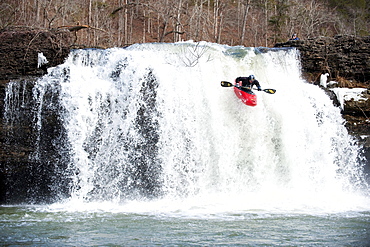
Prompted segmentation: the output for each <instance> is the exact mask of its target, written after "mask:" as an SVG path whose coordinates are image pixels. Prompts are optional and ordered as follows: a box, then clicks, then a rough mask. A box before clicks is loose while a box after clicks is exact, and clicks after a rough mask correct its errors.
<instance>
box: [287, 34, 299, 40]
mask: <svg viewBox="0 0 370 247" xmlns="http://www.w3.org/2000/svg"><path fill="white" fill-rule="evenodd" d="M289 40H299V38H298V36H297V34H293V35H292V37H291V38H290V39H289Z"/></svg>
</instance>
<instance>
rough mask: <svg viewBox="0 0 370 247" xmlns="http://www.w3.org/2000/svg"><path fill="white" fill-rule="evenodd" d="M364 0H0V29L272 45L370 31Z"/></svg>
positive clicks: (93, 42) (120, 39)
mask: <svg viewBox="0 0 370 247" xmlns="http://www.w3.org/2000/svg"><path fill="white" fill-rule="evenodd" d="M369 2H370V0H1V4H0V6H1V8H0V30H4V29H9V28H13V29H14V28H15V29H16V28H23V27H27V28H35V29H38V28H42V29H58V28H59V29H60V28H65V29H69V30H70V31H71V32H73V36H74V41H73V42H74V45H76V46H79V47H101V48H104V47H122V46H126V45H130V44H134V43H146V42H178V41H185V40H194V41H209V42H215V43H220V44H228V45H244V46H251V47H258V46H265V47H271V46H273V45H274V44H275V43H278V42H285V41H287V40H288V39H289V38H290V37H291V36H292V34H293V33H296V34H297V35H298V37H299V38H300V39H309V38H313V37H318V36H329V37H332V36H335V35H354V36H368V35H369V25H370V21H369V17H370V11H369Z"/></svg>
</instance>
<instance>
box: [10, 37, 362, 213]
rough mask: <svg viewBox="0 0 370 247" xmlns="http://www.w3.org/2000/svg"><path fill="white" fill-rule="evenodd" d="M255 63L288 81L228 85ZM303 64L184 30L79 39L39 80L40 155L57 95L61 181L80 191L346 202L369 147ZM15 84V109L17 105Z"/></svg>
mask: <svg viewBox="0 0 370 247" xmlns="http://www.w3.org/2000/svg"><path fill="white" fill-rule="evenodd" d="M250 74H253V75H255V76H256V78H257V79H258V80H259V81H260V83H261V85H262V87H263V88H274V89H276V90H277V93H276V94H274V95H270V94H266V93H264V92H256V94H257V101H258V103H257V106H256V107H248V106H246V105H244V104H242V103H241V101H240V100H238V99H237V97H236V96H235V95H234V92H233V90H232V88H222V87H221V86H220V81H221V80H226V81H230V82H232V81H233V80H234V79H235V78H236V77H238V76H248V75H250ZM300 76H301V75H300V63H299V54H298V51H297V50H295V49H267V48H246V47H241V46H238V47H230V46H226V45H219V44H212V43H206V42H199V43H195V42H180V43H174V44H137V45H133V46H130V47H128V48H125V49H124V48H112V49H107V50H97V49H86V50H74V51H72V52H71V54H70V55H69V57H68V59H67V60H66V61H65V63H64V64H61V65H59V66H57V67H54V68H50V69H49V70H48V74H47V75H45V76H44V77H42V78H40V79H39V80H37V81H36V82H35V83H34V87H33V97H34V101H35V103H34V108H35V109H34V111H33V116H34V117H33V118H34V121H33V124H34V126H35V127H34V130H35V132H37V133H38V134H37V137H36V138H35V145H37V146H38V147H37V148H36V151H35V153H34V156H33V157H35V159H39V160H40V159H46V158H47V157H46V156H45V154H44V155H42V152H41V151H42V148H40V147H39V146H40V145H43V143H45V140H43V138H45V134H47V133H45V132H44V131H45V127H46V126H44V125H45V122H44V120H43V118H45V115H47V114H46V113H45V107H46V108H48V111H49V112H50V111H54V114H56V115H57V117H56V118H57V119H58V121H59V122H58V123H59V124H60V132H61V133H60V134H58V135H57V136H58V137H56V136H55V135H54V136H53V140H52V141H51V142H52V143H54V144H56V145H55V147H56V148H55V149H56V152H57V153H58V157H59V158H60V159H58V160H57V162H56V163H55V164H54V170H57V172H55V171H54V174H55V175H57V176H58V177H59V179H57V183H53V189H54V190H58V186H62V185H61V184H59V185H58V183H62V184H63V186H62V187H63V190H64V191H68V192H66V193H64V196H65V197H66V198H69V200H77V201H83V202H104V201H105V202H106V201H110V202H118V203H120V202H124V201H127V200H142V199H158V198H167V199H168V198H170V199H171V200H175V199H184V198H200V197H202V196H206V195H207V197H208V199H209V198H214V200H227V201H229V202H230V201H234V202H235V201H238V200H239V199H240V198H244V199H243V202H245V201H244V200H247V201H248V202H249V203H250V202H251V201H254V202H256V201H259V202H260V203H261V204H259V206H261V205H262V204H263V203H265V204H266V203H267V202H270V203H271V201H270V200H271V198H275V199H276V198H279V199H276V200H275V201H274V202H276V204H278V203H281V202H282V201H283V202H284V203H288V202H289V203H291V202H292V201H299V204H301V203H303V204H305V203H308V204H310V205H312V201H315V200H319V201H320V200H321V201H320V203H321V204H322V203H323V201H325V203H329V204H330V202H333V203H334V204H338V202H342V199H341V200H336V199H338V198H341V197H342V196H343V195H348V194H349V195H352V194H355V193H357V192H359V191H362V189H364V188H366V183H365V181H364V174H363V172H362V163H361V157H362V156H361V149H360V147H358V146H357V144H356V141H355V139H354V138H353V137H351V136H350V135H349V134H348V133H347V130H346V129H345V127H344V120H343V119H342V117H341V114H340V109H339V108H337V107H334V106H333V104H332V102H331V100H330V99H329V98H328V96H327V95H326V94H325V93H324V92H323V91H322V90H321V89H320V88H318V87H316V86H314V85H312V84H309V83H307V82H305V81H304V80H303V79H302V78H301V77H300ZM11 85H12V84H10V86H9V87H8V98H7V99H6V102H8V103H7V105H6V109H5V114H6V118H7V119H8V120H7V121H11V120H10V119H11V118H12V117H13V118H14V117H15V116H13V114H15V112H14V109H12V107H13V106H12V102H14V100H12V99H11V98H10V95H11V91H12V89H11V87H12V86H11ZM55 112H56V113H55ZM61 157H63V158H61ZM60 178H62V179H60ZM217 198H218V199H217ZM221 198H222V199H221ZM236 198H239V199H236ZM247 198H248V199H247ZM332 199H333V200H332ZM331 200H332V201H331ZM343 200H344V199H343ZM346 200H348V197H347V199H346ZM277 201H278V203H277ZM235 203H236V204H241V203H240V202H235ZM276 204H275V205H274V206H276ZM284 205H285V204H284ZM289 205H290V204H289ZM314 205H316V204H314ZM254 206H256V205H254ZM285 206H286V205H285ZM251 207H253V206H251Z"/></svg>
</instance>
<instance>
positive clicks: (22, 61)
mask: <svg viewBox="0 0 370 247" xmlns="http://www.w3.org/2000/svg"><path fill="white" fill-rule="evenodd" d="M70 44H71V33H70V32H69V31H67V30H57V29H55V30H46V29H31V28H22V29H18V28H15V29H14V28H13V29H5V30H2V31H1V32H0V57H1V63H0V80H1V79H2V80H6V79H14V78H19V77H20V76H26V75H32V76H39V75H43V74H45V73H46V69H47V68H48V67H53V66H56V65H58V64H61V63H63V61H64V60H65V59H66V57H67V56H68V54H69V52H70ZM39 53H42V54H43V55H44V56H45V57H46V59H47V60H48V63H47V64H45V65H43V66H41V67H40V68H38V54H39Z"/></svg>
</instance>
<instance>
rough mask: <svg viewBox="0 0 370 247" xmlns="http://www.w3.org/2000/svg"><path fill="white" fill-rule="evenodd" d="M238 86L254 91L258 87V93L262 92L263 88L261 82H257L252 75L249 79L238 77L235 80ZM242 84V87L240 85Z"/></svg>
mask: <svg viewBox="0 0 370 247" xmlns="http://www.w3.org/2000/svg"><path fill="white" fill-rule="evenodd" d="M235 82H236V84H237V85H239V86H242V87H246V88H247V89H252V88H253V86H254V85H256V87H257V89H258V91H261V86H260V83H259V81H257V80H256V78H255V77H254V75H250V76H248V77H238V78H236V79H235ZM240 82H241V85H240Z"/></svg>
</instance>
